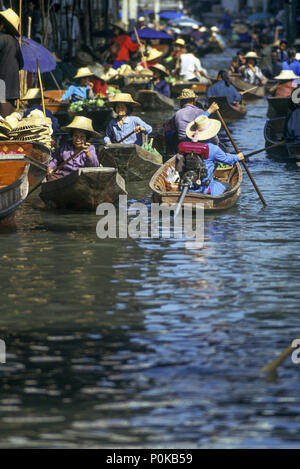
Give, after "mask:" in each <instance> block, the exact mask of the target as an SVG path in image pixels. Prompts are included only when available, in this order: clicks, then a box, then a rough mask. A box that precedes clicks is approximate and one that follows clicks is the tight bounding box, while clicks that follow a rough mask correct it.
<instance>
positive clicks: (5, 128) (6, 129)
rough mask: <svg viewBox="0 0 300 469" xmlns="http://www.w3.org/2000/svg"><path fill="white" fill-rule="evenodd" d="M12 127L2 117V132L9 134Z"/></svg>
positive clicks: (0, 123) (0, 129) (0, 120)
mask: <svg viewBox="0 0 300 469" xmlns="http://www.w3.org/2000/svg"><path fill="white" fill-rule="evenodd" d="M11 129H12V128H11V126H10V125H9V123H8V122H6V121H5V120H4V119H3V118H2V117H0V132H1V133H4V134H7V133H8V132H10V131H11Z"/></svg>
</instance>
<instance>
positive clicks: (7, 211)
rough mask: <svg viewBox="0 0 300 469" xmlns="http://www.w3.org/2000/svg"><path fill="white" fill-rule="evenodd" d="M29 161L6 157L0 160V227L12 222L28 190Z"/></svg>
mask: <svg viewBox="0 0 300 469" xmlns="http://www.w3.org/2000/svg"><path fill="white" fill-rule="evenodd" d="M28 171H29V163H26V162H25V161H22V160H15V159H10V158H7V159H6V160H5V159H2V160H1V161H0V228H4V227H7V226H9V225H11V224H13V221H14V215H15V212H16V210H17V208H18V207H19V206H20V205H21V203H22V202H23V201H24V200H25V199H26V197H27V194H28V191H29V183H28Z"/></svg>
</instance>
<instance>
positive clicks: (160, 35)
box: [131, 28, 173, 41]
mask: <svg viewBox="0 0 300 469" xmlns="http://www.w3.org/2000/svg"><path fill="white" fill-rule="evenodd" d="M137 33H138V36H139V38H140V39H170V40H172V39H173V36H170V34H167V33H164V32H163V31H157V30H156V29H151V28H142V29H138V31H137ZM131 39H132V40H135V41H136V37H135V34H134V33H133V34H132V35H131Z"/></svg>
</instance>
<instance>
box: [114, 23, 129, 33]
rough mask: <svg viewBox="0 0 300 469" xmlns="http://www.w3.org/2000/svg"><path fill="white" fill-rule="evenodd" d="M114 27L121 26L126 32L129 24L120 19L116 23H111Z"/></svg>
mask: <svg viewBox="0 0 300 469" xmlns="http://www.w3.org/2000/svg"><path fill="white" fill-rule="evenodd" d="M110 24H111V25H112V26H113V27H114V28H119V29H120V30H121V31H123V32H124V33H127V26H126V24H125V23H123V21H121V20H118V21H116V22H115V23H110Z"/></svg>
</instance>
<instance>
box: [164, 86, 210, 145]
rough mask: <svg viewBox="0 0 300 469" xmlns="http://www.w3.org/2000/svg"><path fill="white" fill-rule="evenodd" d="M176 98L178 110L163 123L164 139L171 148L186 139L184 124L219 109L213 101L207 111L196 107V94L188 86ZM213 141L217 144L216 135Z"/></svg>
mask: <svg viewBox="0 0 300 469" xmlns="http://www.w3.org/2000/svg"><path fill="white" fill-rule="evenodd" d="M177 99H178V100H179V102H180V109H179V111H176V112H175V114H174V116H173V117H172V118H171V119H170V120H168V121H167V122H166V123H165V125H164V131H165V136H166V139H167V141H168V142H169V143H170V146H171V147H172V148H173V150H175V148H177V144H178V143H180V142H185V141H186V140H187V136H186V126H187V125H188V123H189V122H191V121H192V120H194V119H196V117H198V116H201V115H203V114H204V115H206V116H208V117H209V116H210V115H211V114H213V113H214V112H215V111H217V110H218V109H219V106H218V104H217V103H215V102H214V103H212V104H211V105H210V106H209V108H208V109H207V111H204V109H201V108H200V107H198V106H197V105H196V99H197V95H196V94H195V92H194V91H193V90H192V89H189V88H184V89H183V90H182V92H181V94H180V96H178V98H177ZM215 143H216V144H218V138H217V137H216V139H215ZM175 151H176V150H175Z"/></svg>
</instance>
